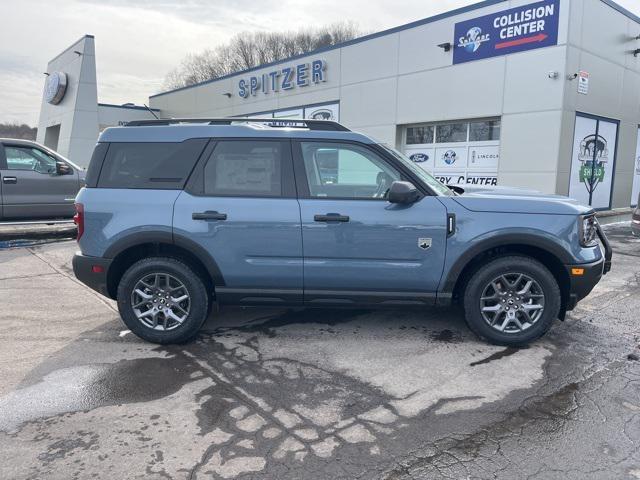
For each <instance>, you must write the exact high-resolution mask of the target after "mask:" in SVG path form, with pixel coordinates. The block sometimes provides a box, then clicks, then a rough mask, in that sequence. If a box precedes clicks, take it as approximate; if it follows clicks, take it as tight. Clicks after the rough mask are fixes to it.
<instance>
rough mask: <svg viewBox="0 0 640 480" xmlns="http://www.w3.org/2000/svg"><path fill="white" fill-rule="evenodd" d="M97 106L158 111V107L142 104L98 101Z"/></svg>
mask: <svg viewBox="0 0 640 480" xmlns="http://www.w3.org/2000/svg"><path fill="white" fill-rule="evenodd" d="M98 106H99V107H108V108H125V109H129V110H144V111H146V112H148V111H149V110H152V111H154V112H159V111H160V109H159V108H147V107H145V106H143V105H116V104H115V103H101V102H98Z"/></svg>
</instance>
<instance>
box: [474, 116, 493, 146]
mask: <svg viewBox="0 0 640 480" xmlns="http://www.w3.org/2000/svg"><path fill="white" fill-rule="evenodd" d="M491 140H500V120H486V121H482V122H471V123H470V124H469V141H470V142H488V141H491Z"/></svg>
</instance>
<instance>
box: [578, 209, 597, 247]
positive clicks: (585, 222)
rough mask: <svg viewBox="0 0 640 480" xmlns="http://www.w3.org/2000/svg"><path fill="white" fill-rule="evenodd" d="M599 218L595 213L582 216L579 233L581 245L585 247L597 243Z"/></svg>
mask: <svg viewBox="0 0 640 480" xmlns="http://www.w3.org/2000/svg"><path fill="white" fill-rule="evenodd" d="M597 225H598V220H596V216H595V215H585V216H582V217H580V224H579V234H580V245H582V246H583V247H593V246H594V245H596V235H597V234H598V230H597V228H598V227H597Z"/></svg>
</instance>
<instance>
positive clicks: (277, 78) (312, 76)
mask: <svg viewBox="0 0 640 480" xmlns="http://www.w3.org/2000/svg"><path fill="white" fill-rule="evenodd" d="M326 69H327V64H326V62H325V61H324V60H313V61H312V62H309V63H300V64H298V65H295V66H287V67H282V68H279V69H277V70H272V71H270V72H267V73H263V74H261V75H254V76H252V77H249V78H243V79H241V80H240V81H239V82H238V95H240V96H241V97H242V98H248V97H249V96H256V95H258V94H259V93H261V94H269V93H276V92H279V91H280V90H292V89H294V88H296V87H307V86H309V85H316V84H318V83H322V82H324V81H326Z"/></svg>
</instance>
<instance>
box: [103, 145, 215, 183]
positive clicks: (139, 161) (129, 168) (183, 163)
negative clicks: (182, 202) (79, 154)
mask: <svg viewBox="0 0 640 480" xmlns="http://www.w3.org/2000/svg"><path fill="white" fill-rule="evenodd" d="M207 141H208V139H202V138H197V139H191V140H185V141H184V142H180V143H161V142H156V143H118V142H114V143H110V144H109V149H108V151H107V155H106V157H105V159H104V163H103V165H102V170H101V172H100V178H99V180H98V187H102V188H146V189H181V188H183V187H184V184H185V182H186V180H187V178H188V177H189V175H190V173H191V171H192V170H193V167H194V166H195V164H196V162H197V161H198V158H199V157H200V154H201V153H202V151H203V150H204V147H205V146H206V144H207Z"/></svg>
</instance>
